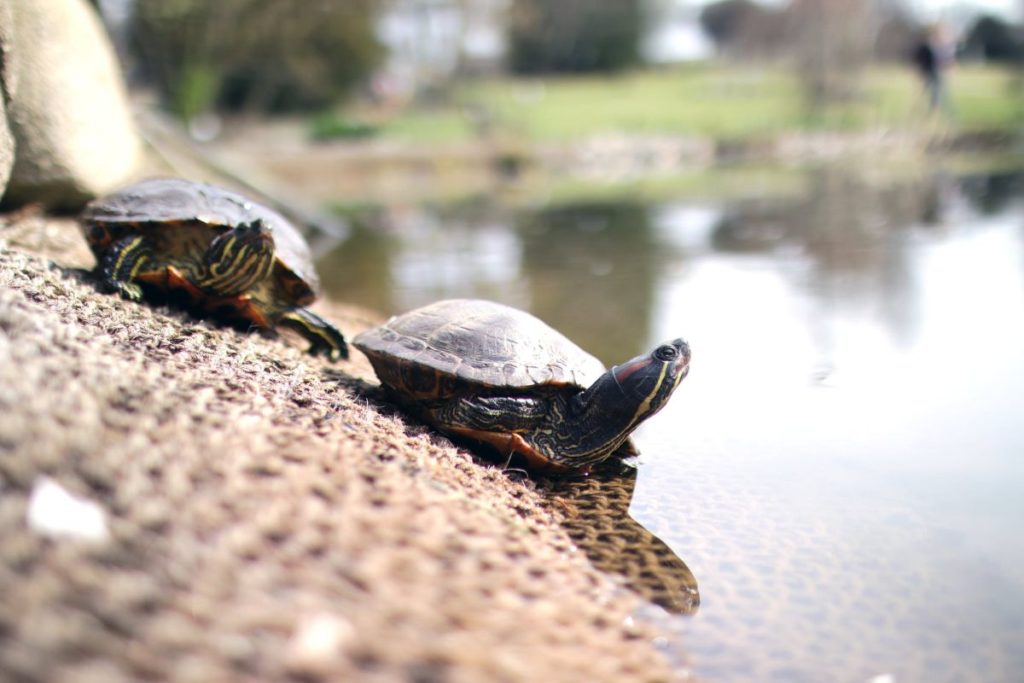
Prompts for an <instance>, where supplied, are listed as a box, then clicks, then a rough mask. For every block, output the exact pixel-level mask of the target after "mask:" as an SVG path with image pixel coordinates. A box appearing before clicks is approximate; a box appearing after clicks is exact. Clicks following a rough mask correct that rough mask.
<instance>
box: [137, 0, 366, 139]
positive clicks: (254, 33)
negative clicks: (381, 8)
mask: <svg viewBox="0 0 1024 683" xmlns="http://www.w3.org/2000/svg"><path fill="white" fill-rule="evenodd" d="M376 4H377V3H376V1H375V0H346V2H332V1H330V0H318V1H315V2H313V1H307V2H303V3H301V4H299V5H297V4H296V3H294V2H291V1H290V0H218V1H217V2H206V0H137V3H136V6H135V14H134V17H133V21H132V36H133V43H134V49H135V51H136V52H137V54H138V56H139V60H140V62H141V67H142V69H143V71H144V74H145V75H146V77H147V78H148V79H149V80H151V81H152V82H153V83H154V84H155V85H156V86H157V88H158V89H159V90H160V92H161V94H162V95H163V96H164V98H165V100H166V101H167V102H168V104H169V106H170V108H171V109H172V110H173V111H174V112H175V113H176V114H177V115H178V116H180V117H181V118H182V119H184V120H190V119H192V118H193V117H195V116H197V115H198V114H200V113H203V112H205V111H208V110H209V109H211V108H214V107H218V108H222V109H227V110H243V109H245V110H255V111H264V112H281V111H288V110H298V109H312V108H322V107H325V106H327V105H330V104H332V103H334V102H337V101H338V100H339V99H341V98H343V97H344V96H345V95H347V94H349V93H350V92H351V90H352V89H353V88H354V87H356V86H357V85H358V84H359V83H360V82H361V81H362V80H363V79H365V78H366V77H367V75H368V74H369V73H370V71H371V70H372V69H373V68H374V67H375V66H376V65H377V64H378V63H379V61H380V59H381V58H382V57H383V53H384V50H383V48H382V46H381V45H380V43H379V42H378V40H377V38H376V35H375V33H374V26H373V21H374V17H375V10H376Z"/></svg>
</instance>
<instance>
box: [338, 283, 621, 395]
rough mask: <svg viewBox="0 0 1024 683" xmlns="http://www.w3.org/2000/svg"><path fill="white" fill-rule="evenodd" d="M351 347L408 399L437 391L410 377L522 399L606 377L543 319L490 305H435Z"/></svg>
mask: <svg viewBox="0 0 1024 683" xmlns="http://www.w3.org/2000/svg"><path fill="white" fill-rule="evenodd" d="M353 344H354V345H355V346H356V347H357V348H359V349H360V350H361V351H363V353H365V354H366V355H367V356H368V357H369V358H370V361H371V363H372V364H373V366H374V369H375V370H376V371H377V374H378V376H380V377H381V380H382V381H384V382H385V384H392V385H395V386H396V388H399V389H403V390H406V391H408V392H410V393H417V392H416V389H417V388H418V387H422V389H423V390H424V392H423V393H430V392H434V393H437V392H440V391H442V390H441V389H439V388H438V387H439V386H441V384H437V383H434V382H432V381H426V382H418V381H415V380H416V379H417V378H416V377H415V375H416V373H420V374H426V373H430V374H432V375H438V374H440V375H442V376H449V377H451V378H454V379H456V380H457V382H458V384H461V385H462V387H463V388H464V389H473V388H478V389H479V388H491V389H505V390H509V391H510V392H518V393H522V392H527V391H529V390H532V389H536V388H538V387H553V388H568V389H579V388H585V387H589V386H590V385H591V384H593V383H594V381H595V380H597V378H598V377H600V376H601V375H602V374H604V372H605V367H604V365H603V364H602V363H601V361H599V360H598V359H597V358H595V357H594V356H592V355H590V354H589V353H587V352H586V351H584V350H583V349H581V348H580V347H579V346H577V345H576V344H574V343H573V342H571V341H569V340H568V339H567V338H566V337H565V336H564V335H563V334H561V333H560V332H557V331H556V330H554V329H552V328H551V327H549V326H548V325H547V324H545V323H544V322H542V321H541V320H539V319H537V318H535V317H534V316H532V315H530V314H529V313H525V312H523V311H520V310H517V309H515V308H511V307H509V306H504V305H502V304H497V303H494V302H491V301H480V300H472V299H450V300H447V301H439V302H437V303H434V304H430V305H428V306H424V307H423V308H419V309H416V310H414V311H411V312H409V313H406V314H404V315H400V316H397V317H394V318H391V320H389V321H388V322H386V323H385V324H384V325H381V326H380V327H377V328H374V329H371V330H368V331H366V332H363V333H362V334H360V335H358V336H356V338H355V339H354V340H353ZM410 373H411V374H410ZM388 377H393V378H395V380H394V381H390V382H389V381H387V379H386V378H388ZM410 385H414V386H410Z"/></svg>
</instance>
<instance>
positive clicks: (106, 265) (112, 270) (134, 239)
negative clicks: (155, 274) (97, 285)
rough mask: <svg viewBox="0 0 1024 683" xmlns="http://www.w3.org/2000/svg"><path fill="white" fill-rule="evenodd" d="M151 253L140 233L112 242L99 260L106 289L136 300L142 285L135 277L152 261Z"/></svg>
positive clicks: (140, 294)
mask: <svg viewBox="0 0 1024 683" xmlns="http://www.w3.org/2000/svg"><path fill="white" fill-rule="evenodd" d="M152 260H153V253H152V251H151V250H150V248H149V245H148V244H147V243H146V240H145V239H143V237H142V236H141V235H126V236H124V237H122V238H121V239H119V240H118V241H116V242H114V244H112V245H111V246H110V248H109V249H108V250H107V252H106V254H104V256H103V258H102V260H101V261H100V277H101V278H102V279H103V285H104V287H106V289H107V290H108V291H111V292H119V293H120V294H121V296H123V297H124V298H125V299H130V300H132V301H138V300H139V299H141V298H142V287H140V286H139V285H138V284H137V283H136V282H134V280H135V278H136V277H137V276H138V274H139V273H140V272H142V271H143V270H145V269H146V267H147V266H148V265H149V264H150V263H151V262H152Z"/></svg>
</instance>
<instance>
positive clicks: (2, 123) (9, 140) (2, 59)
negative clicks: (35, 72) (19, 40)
mask: <svg viewBox="0 0 1024 683" xmlns="http://www.w3.org/2000/svg"><path fill="white" fill-rule="evenodd" d="M12 17H13V13H12V12H11V7H10V5H9V4H8V3H7V2H6V0H0V198H2V197H3V196H4V189H5V188H6V187H7V179H8V178H10V177H11V167H12V166H13V165H14V136H12V135H11V128H10V126H8V125H7V100H8V99H9V98H10V92H11V90H12V86H13V85H14V84H13V82H11V83H8V74H7V68H6V67H7V46H8V45H9V44H10V36H11V26H12V24H13V21H12Z"/></svg>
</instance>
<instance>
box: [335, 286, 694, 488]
mask: <svg viewBox="0 0 1024 683" xmlns="http://www.w3.org/2000/svg"><path fill="white" fill-rule="evenodd" d="M352 344H353V345H354V346H355V347H356V348H357V349H359V350H360V351H362V352H363V353H364V354H365V355H366V356H367V357H368V358H369V360H370V364H371V365H372V366H373V370H374V372H375V373H376V375H377V378H378V379H379V380H380V382H381V385H382V386H383V387H384V389H385V391H386V392H388V394H390V395H391V397H392V398H393V399H394V400H395V401H396V402H397V403H398V404H399V405H400V406H402V407H404V408H405V409H406V410H407V411H408V412H410V413H412V414H413V415H414V416H416V417H418V418H420V419H421V420H423V421H424V422H426V423H427V424H429V425H432V426H434V427H435V428H437V429H438V430H440V431H441V432H444V433H446V434H448V435H450V436H454V437H457V438H462V439H468V440H469V441H471V442H476V443H481V444H486V445H487V446H490V447H493V448H494V449H497V450H498V451H499V453H500V454H501V455H502V456H504V457H508V458H509V459H511V457H512V456H513V455H514V454H517V453H518V454H520V455H521V456H523V458H524V459H525V462H526V465H527V467H528V468H529V469H531V470H533V471H538V472H542V473H543V472H546V473H580V474H585V473H587V472H589V470H590V468H591V467H592V466H593V465H595V464H597V463H599V462H602V461H604V460H606V459H608V458H609V457H610V456H611V455H612V454H613V453H615V452H616V451H617V450H618V449H619V448H620V447H623V446H625V447H626V449H632V450H633V453H635V449H633V448H632V442H628V443H627V441H628V439H629V435H630V434H631V433H632V432H633V430H634V429H636V427H637V426H638V425H639V424H640V423H641V422H643V421H644V420H646V419H647V418H649V417H650V416H651V415H654V414H655V413H656V412H658V410H660V409H661V408H662V407H663V406H664V405H665V404H666V402H667V401H668V399H669V397H670V396H671V395H672V392H673V391H675V389H676V387H677V386H679V383H680V382H681V381H682V379H683V378H684V377H685V376H686V375H687V373H688V372H689V368H690V347H689V345H688V344H687V343H686V342H685V341H683V340H682V339H675V340H672V341H668V342H665V343H664V344H659V345H658V346H656V347H655V348H654V349H653V350H652V351H651V352H650V353H646V354H643V355H640V356H637V357H636V358H633V359H631V360H628V361H626V362H625V363H623V364H621V365H617V366H615V367H613V368H611V369H610V370H609V369H606V368H605V366H604V364H603V363H601V361H599V360H598V359H597V358H595V357H594V356H592V355H591V354H589V353H587V352H586V351H584V350H583V349H581V348H580V347H579V346H577V345H576V344H574V343H573V342H572V341H570V340H569V339H568V338H566V337H565V336H564V335H562V334H561V333H560V332H558V331H556V330H554V329H553V328H551V327H550V326H548V325H547V324H546V323H544V322H543V321H541V320H540V319H538V318H536V317H534V316H533V315H531V314H529V313H526V312H525V311H521V310H519V309H516V308H512V307H510V306H506V305H504V304H499V303H496V302H493V301H485V300H478V299H449V300H444V301H438V302H435V303H432V304H429V305H427V306H424V307H422V308H418V309H416V310H413V311H410V312H408V313H405V314H403V315H399V316H396V317H393V318H391V319H390V320H388V321H387V322H386V323H384V324H383V325H380V326H378V327H375V328H371V329H369V330H366V331H365V332H362V333H360V334H359V335H357V336H356V337H355V338H354V339H353V340H352ZM626 453H627V455H629V454H632V453H629V452H628V451H627V452H626Z"/></svg>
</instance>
